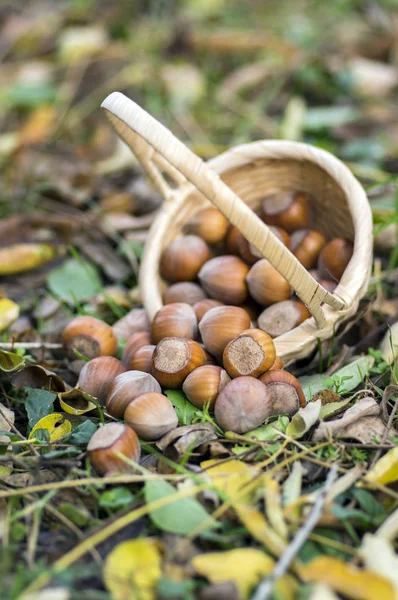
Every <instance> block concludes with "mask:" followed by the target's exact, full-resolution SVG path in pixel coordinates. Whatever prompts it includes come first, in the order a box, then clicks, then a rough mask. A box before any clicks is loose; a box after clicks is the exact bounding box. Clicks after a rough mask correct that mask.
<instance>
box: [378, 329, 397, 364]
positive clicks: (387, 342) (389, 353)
mask: <svg viewBox="0 0 398 600" xmlns="http://www.w3.org/2000/svg"><path fill="white" fill-rule="evenodd" d="M379 350H380V352H381V355H382V357H383V360H385V362H386V363H387V364H389V365H391V364H392V363H393V362H394V360H395V359H396V358H397V356H398V321H395V323H393V324H392V325H391V327H389V329H388V331H387V333H386V334H385V336H384V338H383V339H382V341H381V343H380V346H379Z"/></svg>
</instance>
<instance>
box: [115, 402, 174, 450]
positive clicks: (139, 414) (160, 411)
mask: <svg viewBox="0 0 398 600" xmlns="http://www.w3.org/2000/svg"><path fill="white" fill-rule="evenodd" d="M124 420H125V421H126V423H127V424H128V425H129V426H130V427H132V428H133V429H134V431H135V432H136V434H137V435H138V436H139V437H140V438H141V439H143V440H157V439H158V438H160V437H162V436H163V435H165V434H166V433H168V432H169V431H172V429H175V428H176V427H177V425H178V418H177V414H176V411H175V410H174V407H173V405H172V403H171V402H170V400H169V399H168V398H167V397H166V396H164V395H163V394H159V393H158V392H148V393H147V394H142V396H138V398H136V399H135V400H133V401H132V402H130V404H129V405H128V406H127V408H126V410H125V411H124Z"/></svg>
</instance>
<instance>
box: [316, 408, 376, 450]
mask: <svg viewBox="0 0 398 600" xmlns="http://www.w3.org/2000/svg"><path fill="white" fill-rule="evenodd" d="M379 413H380V406H379V405H378V404H377V402H376V400H375V399H374V398H361V400H358V401H357V402H356V403H355V404H354V406H351V408H349V409H348V410H347V411H346V412H345V413H344V415H343V416H342V417H341V419H335V420H334V421H327V422H326V421H325V422H324V423H321V425H319V427H317V429H316V430H315V431H314V434H313V436H312V440H313V441H314V442H317V441H319V440H323V439H325V438H328V437H336V436H338V435H339V434H340V432H341V431H342V430H343V429H345V428H346V427H348V426H349V425H351V424H352V423H354V422H355V421H357V420H358V419H360V418H361V417H368V416H369V417H370V416H375V415H378V414H379Z"/></svg>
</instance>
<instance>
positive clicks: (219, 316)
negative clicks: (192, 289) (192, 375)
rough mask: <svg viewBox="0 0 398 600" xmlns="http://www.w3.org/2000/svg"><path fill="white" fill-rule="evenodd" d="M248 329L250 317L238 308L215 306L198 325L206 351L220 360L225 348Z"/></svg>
mask: <svg viewBox="0 0 398 600" xmlns="http://www.w3.org/2000/svg"><path fill="white" fill-rule="evenodd" d="M249 327H250V317H249V315H248V314H247V312H246V311H245V310H243V308H240V307H238V306H217V307H215V308H212V309H210V310H209V311H208V312H207V313H206V314H205V315H204V317H203V318H202V320H201V321H200V324H199V331H200V334H201V336H202V340H203V343H204V345H205V348H206V350H207V351H208V352H209V353H210V354H211V355H212V356H214V357H215V358H217V359H219V360H221V358H222V353H223V352H224V348H225V346H226V345H227V344H228V342H230V341H231V340H233V339H234V338H235V337H236V336H237V335H239V333H242V331H244V330H245V329H249Z"/></svg>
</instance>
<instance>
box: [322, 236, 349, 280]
mask: <svg viewBox="0 0 398 600" xmlns="http://www.w3.org/2000/svg"><path fill="white" fill-rule="evenodd" d="M353 250H354V247H353V245H352V243H351V242H349V241H348V240H346V239H344V238H335V239H334V240H332V241H331V242H329V243H328V244H326V246H325V247H324V248H323V249H322V250H321V253H320V255H319V260H318V272H319V276H320V278H321V279H334V280H335V281H340V279H341V277H342V275H343V273H344V271H345V270H346V267H347V265H348V263H349V262H350V260H351V257H352V253H353Z"/></svg>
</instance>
